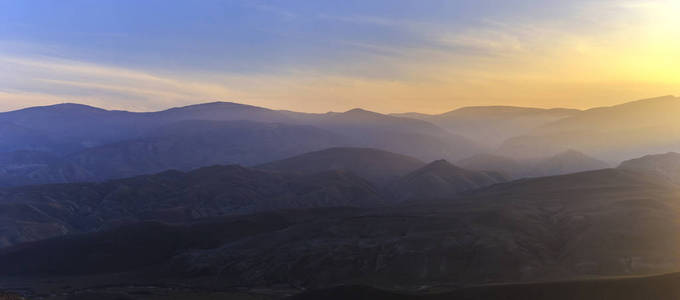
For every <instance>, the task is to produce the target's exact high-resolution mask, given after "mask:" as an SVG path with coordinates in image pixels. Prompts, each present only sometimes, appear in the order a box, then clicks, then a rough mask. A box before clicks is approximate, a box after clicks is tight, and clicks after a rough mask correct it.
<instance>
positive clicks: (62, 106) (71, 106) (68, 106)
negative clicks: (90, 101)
mask: <svg viewBox="0 0 680 300" xmlns="http://www.w3.org/2000/svg"><path fill="white" fill-rule="evenodd" d="M27 111H57V112H106V111H108V110H106V109H102V108H99V107H94V106H90V105H85V104H80V103H72V102H64V103H58V104H52V105H45V106H34V107H28V108H23V109H19V110H15V111H12V112H27ZM12 112H10V113H12Z"/></svg>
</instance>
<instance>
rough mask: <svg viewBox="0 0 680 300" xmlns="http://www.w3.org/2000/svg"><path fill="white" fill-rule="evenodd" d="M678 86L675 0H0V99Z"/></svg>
mask: <svg viewBox="0 0 680 300" xmlns="http://www.w3.org/2000/svg"><path fill="white" fill-rule="evenodd" d="M667 94H680V0H630V1H628V0H590V1H586V0H573V1H571V0H540V1H538V0H532V1H527V0H521V1H520V0H496V1H491V0H469V1H468V0H459V1H456V0H410V1H407V0H370V1H369V0H356V1H354V0H342V1H340V0H337V1H309V0H298V1H296V0H290V1H256V0H250V1H246V0H243V1H236V0H233V1H226V0H225V1H210V0H200V1H169V0H164V1H154V0H144V1H127V0H111V1H108V0H97V1H92V0H88V1H74V0H62V1H57V0H53V1H40V0H31V1H22V0H0V111H5V110H11V109H16V108H20V107H26V106H32V105H42V104H53V103H61V102H79V103H85V104H91V105H96V106H100V107H106V108H113V109H127V110H137V111H145V110H158V109H164V108H168V107H172V106H179V105H188V104H194V103H200V102H208V101H218V100H219V101H234V102H241V103H248V104H253V105H260V106H266V107H270V108H279V109H291V110H297V111H310V112H326V111H330V110H333V111H344V110H347V109H351V108H354V107H363V108H366V109H370V110H375V111H379V112H406V111H419V112H426V113H437V112H445V111H448V110H451V109H454V108H457V107H460V106H468V105H519V106H537V107H557V106H560V107H574V108H588V107H593V106H601V105H612V104H618V103H621V102H626V101H630V100H635V99H641V98H649V97H655V96H661V95H667Z"/></svg>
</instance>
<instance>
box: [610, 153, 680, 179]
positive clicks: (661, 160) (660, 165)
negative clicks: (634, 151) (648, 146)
mask: <svg viewBox="0 0 680 300" xmlns="http://www.w3.org/2000/svg"><path fill="white" fill-rule="evenodd" d="M619 169H624V170H637V171H642V172H647V173H652V174H656V175H659V176H661V177H664V178H666V179H669V180H671V181H675V182H679V183H680V154H679V153H675V152H669V153H665V154H654V155H646V156H644V157H641V158H636V159H631V160H627V161H624V162H622V163H621V165H619Z"/></svg>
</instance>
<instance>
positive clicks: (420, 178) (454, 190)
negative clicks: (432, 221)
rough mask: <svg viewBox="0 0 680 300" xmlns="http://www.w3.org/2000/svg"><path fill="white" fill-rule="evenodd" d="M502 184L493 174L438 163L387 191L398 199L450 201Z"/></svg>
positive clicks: (495, 174) (390, 187)
mask: <svg viewBox="0 0 680 300" xmlns="http://www.w3.org/2000/svg"><path fill="white" fill-rule="evenodd" d="M504 181H507V179H506V178H505V177H504V176H503V175H501V174H499V173H496V172H490V171H471V170H466V169H463V168H459V167H456V166H454V165H452V164H450V163H449V162H447V161H445V160H437V161H434V162H432V163H430V164H428V165H426V166H424V167H422V168H420V169H418V170H415V171H413V172H411V173H409V174H408V175H406V176H404V177H402V178H400V179H398V180H396V181H394V182H393V183H391V184H390V186H389V187H388V190H389V191H390V192H391V194H392V195H394V197H396V198H398V199H401V200H418V199H433V198H435V199H436V198H452V197H455V196H457V195H459V194H460V193H462V192H465V191H469V190H473V189H478V188H481V187H485V186H489V185H492V184H495V183H499V182H504Z"/></svg>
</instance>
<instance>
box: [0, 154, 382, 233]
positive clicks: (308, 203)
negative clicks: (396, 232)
mask: <svg viewBox="0 0 680 300" xmlns="http://www.w3.org/2000/svg"><path fill="white" fill-rule="evenodd" d="M384 201H385V199H384V198H383V197H382V195H381V194H380V193H379V192H378V191H377V189H375V188H374V187H373V186H372V185H371V184H370V183H369V182H368V181H366V180H364V179H362V178H360V177H358V176H356V175H353V174H351V173H348V172H342V171H327V172H321V173H315V174H309V175H298V174H286V173H276V172H268V171H262V170H256V169H250V168H245V167H241V166H237V165H232V166H215V167H206V168H201V169H198V170H195V171H191V172H188V173H184V172H180V171H166V172H163V173H159V174H156V175H147V176H141V177H133V178H128V179H122V180H115V181H106V182H102V183H72V184H57V185H42V186H27V187H18V188H11V189H5V190H0V223H1V226H0V245H2V246H7V245H12V244H16V243H20V242H25V241H31V240H39V239H44V238H47V237H50V236H57V235H63V234H68V233H77V232H88V231H92V230H99V229H101V228H105V227H107V226H115V225H116V224H125V223H130V222H138V221H143V220H161V221H166V222H184V221H189V220H193V219H197V218H203V217H212V216H220V215H228V214H243V213H253V212H258V211H270V210H277V209H293V208H311V207H340V206H343V207H344V206H350V207H370V206H377V205H381V204H383V203H384Z"/></svg>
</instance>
